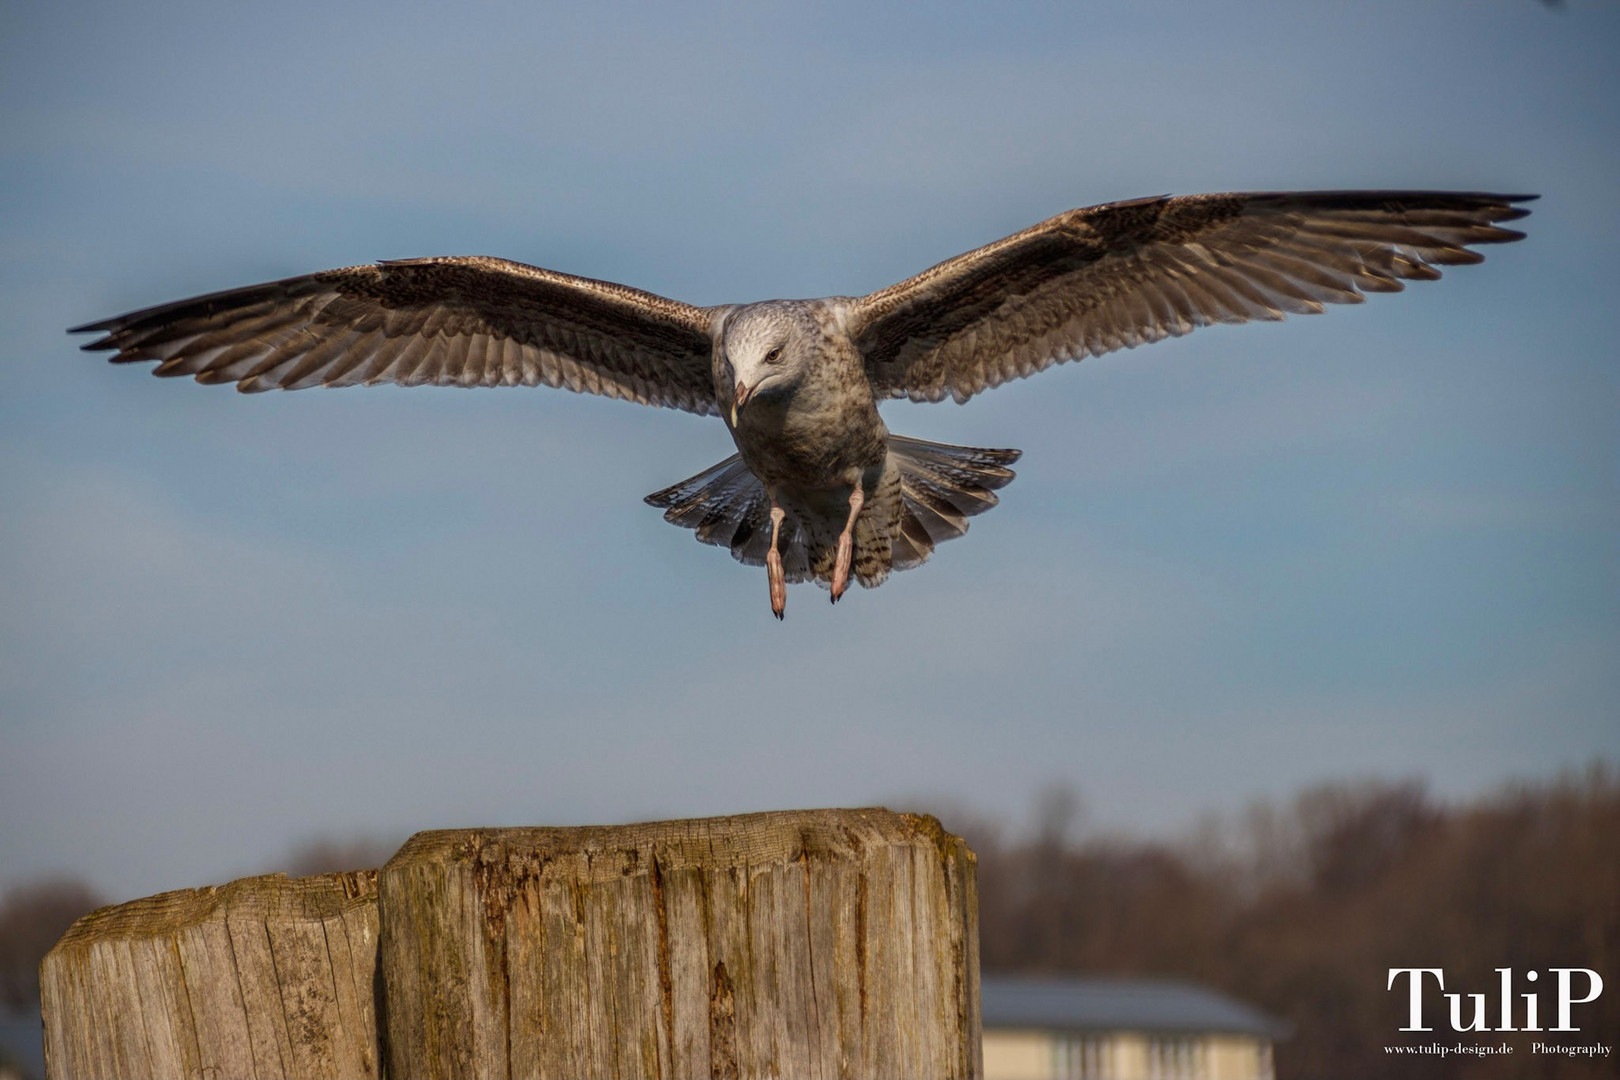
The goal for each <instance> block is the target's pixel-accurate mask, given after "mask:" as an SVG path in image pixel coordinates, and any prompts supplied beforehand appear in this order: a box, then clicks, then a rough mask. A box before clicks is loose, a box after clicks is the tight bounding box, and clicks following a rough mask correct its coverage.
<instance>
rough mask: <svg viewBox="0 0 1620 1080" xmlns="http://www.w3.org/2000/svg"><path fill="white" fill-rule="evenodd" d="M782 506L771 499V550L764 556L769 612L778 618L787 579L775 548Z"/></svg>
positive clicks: (785, 606)
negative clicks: (769, 602)
mask: <svg viewBox="0 0 1620 1080" xmlns="http://www.w3.org/2000/svg"><path fill="white" fill-rule="evenodd" d="M786 516H787V515H785V514H784V513H783V512H782V508H781V507H780V506H777V505H776V500H775V499H772V500H771V550H770V553H769V554H767V555H766V556H765V576H766V577H767V578H768V579H770V583H771V614H772V615H775V616H776V617H777V618H778V619H780V618H782V612H783V611H785V610H786V609H787V579H786V577H784V576H783V574H782V556H781V554H779V553H778V552H777V550H776V541H777V539H778V537H780V535H781V533H782V519H783V518H784V517H786Z"/></svg>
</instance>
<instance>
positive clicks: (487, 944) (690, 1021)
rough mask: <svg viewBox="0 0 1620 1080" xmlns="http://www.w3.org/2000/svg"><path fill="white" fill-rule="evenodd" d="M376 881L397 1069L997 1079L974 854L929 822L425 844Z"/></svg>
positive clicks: (892, 819) (706, 824)
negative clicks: (987, 1031)
mask: <svg viewBox="0 0 1620 1080" xmlns="http://www.w3.org/2000/svg"><path fill="white" fill-rule="evenodd" d="M378 887H379V893H380V910H381V913H382V918H381V928H380V934H381V954H380V964H381V968H382V973H383V978H384V984H385V985H386V986H387V988H388V991H387V993H388V1003H387V1010H386V1012H387V1016H386V1019H385V1021H384V1027H385V1029H386V1030H385V1040H384V1042H385V1046H386V1047H387V1049H386V1051H385V1052H386V1054H387V1057H388V1061H387V1069H388V1073H389V1074H390V1075H393V1076H424V1077H427V1076H534V1077H610V1076H646V1077H687V1076H692V1077H751V1076H780V1077H844V1076H930V1077H942V1078H943V1077H971V1076H977V1075H978V1071H979V1058H980V1049H979V1017H978V1000H979V993H978V921H977V917H978V911H977V907H978V901H977V892H976V885H975V880H974V857H973V854H972V853H971V852H970V851H969V850H968V848H967V845H966V844H965V843H963V841H962V840H961V839H959V838H958V837H955V836H952V835H950V834H949V833H946V832H945V831H944V830H943V829H941V828H940V825H939V823H938V822H937V821H935V820H934V819H933V818H930V817H919V816H915V815H910V814H896V813H892V812H890V811H887V810H821V811H808V812H782V813H769V814H750V815H745V816H740V817H726V818H709V819H701V820H691V821H670V822H657V823H652V824H645V825H628V826H622V827H612V828H596V827H593V828H571V829H554V828H520V829H471V830H455V831H440V832H428V833H420V834H418V835H417V836H415V837H413V838H412V839H411V840H410V842H409V843H407V844H406V845H405V847H403V848H402V849H401V850H400V851H399V853H398V854H396V855H395V856H394V857H393V858H392V859H391V860H389V862H388V865H387V866H385V867H384V868H383V870H382V872H381V875H380V879H379V882H378Z"/></svg>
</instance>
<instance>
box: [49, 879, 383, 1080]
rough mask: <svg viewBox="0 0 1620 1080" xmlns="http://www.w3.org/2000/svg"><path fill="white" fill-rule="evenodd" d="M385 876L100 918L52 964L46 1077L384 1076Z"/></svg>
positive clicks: (154, 903)
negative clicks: (381, 904) (380, 908)
mask: <svg viewBox="0 0 1620 1080" xmlns="http://www.w3.org/2000/svg"><path fill="white" fill-rule="evenodd" d="M376 897H377V885H376V871H372V870H366V871H357V872H355V873H346V874H325V875H322V876H319V877H312V878H287V877H284V876H282V875H280V874H275V875H270V876H266V877H254V878H243V879H242V880H240V881H233V882H231V883H230V884H229V885H223V886H218V887H212V888H206V889H186V890H182V891H178V892H169V893H163V894H161V895H159V896H152V897H147V898H146V899H144V900H136V901H133V902H131V903H128V904H120V905H118V906H116V907H108V908H102V909H100V910H99V911H94V912H91V913H90V914H89V915H86V916H85V917H84V918H82V919H80V920H79V921H78V922H76V923H75V924H74V925H73V927H72V929H70V930H69V931H68V932H67V934H66V935H65V936H64V937H63V938H62V940H61V941H60V942H58V943H57V945H56V947H55V948H53V949H52V950H51V951H50V953H49V955H47V956H46V957H45V960H44V962H43V963H42V964H41V965H40V988H41V1007H42V1009H43V1012H44V1026H45V1063H46V1075H47V1076H48V1077H49V1078H50V1080H69V1078H74V1077H105V1078H109V1080H113V1078H121V1077H131V1078H134V1077H153V1076H166V1077H187V1078H191V1077H198V1078H205V1080H212V1078H226V1077H253V1078H260V1077H263V1078H270V1077H375V1076H377V1075H379V1072H378V1064H379V1055H378V1048H377V1023H376V1017H375V1015H374V1007H373V1003H374V1000H375V987H374V979H375V974H376V959H377V900H376Z"/></svg>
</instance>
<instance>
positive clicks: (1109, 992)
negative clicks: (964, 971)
mask: <svg viewBox="0 0 1620 1080" xmlns="http://www.w3.org/2000/svg"><path fill="white" fill-rule="evenodd" d="M979 1007H980V1011H981V1013H982V1015H983V1019H984V1026H985V1027H987V1028H988V1027H1002V1028H1062V1029H1065V1030H1070V1031H1185V1032H1192V1031H1224V1032H1234V1033H1241V1034H1246V1035H1260V1036H1264V1037H1265V1038H1268V1039H1280V1038H1283V1037H1285V1036H1286V1035H1287V1034H1288V1030H1289V1029H1288V1025H1287V1024H1286V1023H1284V1022H1283V1021H1282V1020H1279V1019H1277V1018H1276V1017H1274V1016H1269V1015H1267V1014H1266V1013H1263V1012H1261V1011H1260V1010H1259V1009H1255V1008H1253V1007H1251V1006H1248V1005H1245V1004H1243V1003H1242V1002H1241V1001H1234V1000H1233V999H1231V998H1229V997H1227V996H1225V995H1224V994H1217V993H1216V992H1215V991H1213V990H1207V989H1205V988H1204V987H1201V986H1194V985H1193V984H1191V983H1184V982H1171V981H1167V980H1161V979H1114V978H1080V977H1066V978H1009V977H1005V976H1001V977H998V976H992V975H986V976H984V977H982V978H981V979H980V981H979Z"/></svg>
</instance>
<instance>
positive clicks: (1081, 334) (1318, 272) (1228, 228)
mask: <svg viewBox="0 0 1620 1080" xmlns="http://www.w3.org/2000/svg"><path fill="white" fill-rule="evenodd" d="M1534 197H1535V196H1533V195H1489V194H1473V193H1449V192H1420V191H1322V192H1298V193H1252V194H1229V195H1192V196H1184V197H1180V198H1169V197H1159V198H1151V199H1136V200H1133V201H1131V202H1122V203H1109V204H1107V205H1104V206H1094V207H1091V208H1089V209H1085V210H1071V211H1069V212H1068V213H1066V214H1060V215H1058V216H1057V217H1055V218H1052V219H1051V220H1049V221H1043V222H1041V223H1040V224H1039V225H1035V226H1033V227H1031V228H1028V229H1025V230H1024V231H1023V232H1020V233H1016V234H1014V235H1012V236H1009V237H1007V238H1006V239H1004V240H999V241H997V242H996V243H994V244H990V245H988V246H986V247H982V248H979V249H978V250H976V251H970V252H968V253H967V254H965V255H959V256H957V257H956V258H954V259H950V260H948V261H946V262H943V263H940V264H939V265H938V266H935V267H933V268H932V269H930V270H925V271H923V272H922V273H921V274H918V275H917V276H916V277H914V278H911V279H909V280H907V281H902V282H900V283H899V284H898V285H891V286H890V287H889V288H887V289H882V290H879V291H878V292H875V293H871V294H870V295H867V296H863V297H860V298H859V299H857V300H855V301H854V302H853V304H852V307H851V310H850V319H849V327H850V334H851V337H853V338H854V340H855V342H856V344H857V346H858V347H859V348H860V349H861V352H862V354H863V355H864V357H865V358H866V370H867V375H868V377H869V378H870V379H871V381H872V385H873V390H874V392H876V393H877V394H878V396H880V397H909V398H911V399H913V400H915V401H939V400H941V399H942V398H944V397H945V396H946V395H950V396H951V397H953V398H955V399H956V400H957V401H966V400H967V399H968V398H970V397H972V396H973V395H974V394H977V393H978V392H979V391H981V390H984V389H986V388H987V387H992V386H999V385H1000V384H1001V383H1004V382H1007V381H1008V380H1010V379H1016V378H1021V377H1023V376H1025V375H1031V374H1034V373H1035V372H1037V371H1041V370H1043V369H1044V368H1048V367H1050V366H1052V365H1053V364H1057V363H1062V362H1063V361H1065V360H1079V359H1081V358H1082V357H1086V356H1099V355H1101V354H1103V353H1106V352H1111V351H1113V350H1114V349H1122V348H1127V349H1128V348H1134V347H1135V346H1137V345H1142V344H1145V343H1148V342H1153V341H1159V340H1161V339H1163V338H1165V337H1170V336H1176V335H1180V334H1185V333H1187V332H1188V331H1190V330H1192V329H1193V328H1195V327H1199V326H1208V325H1209V324H1211V323H1221V322H1224V323H1239V322H1247V321H1249V320H1250V319H1281V318H1282V317H1283V315H1284V314H1285V313H1287V312H1295V313H1314V312H1319V311H1321V310H1322V305H1323V304H1328V303H1334V304H1355V303H1360V302H1361V301H1362V299H1363V296H1362V294H1363V293H1367V292H1399V291H1400V290H1401V289H1402V288H1403V286H1402V285H1401V281H1402V280H1417V281H1428V280H1433V279H1434V278H1438V277H1439V276H1440V271H1438V270H1436V269H1435V267H1436V266H1444V265H1450V264H1454V263H1476V262H1479V261H1481V259H1482V256H1480V255H1478V254H1477V253H1475V252H1473V251H1470V250H1468V246H1469V245H1471V244H1495V243H1503V242H1505V241H1509V240H1518V239H1520V238H1521V237H1522V236H1523V235H1524V234H1523V233H1520V232H1515V231H1514V230H1512V229H1503V228H1499V227H1498V226H1497V225H1496V223H1497V222H1500V221H1512V220H1514V219H1516V218H1521V217H1524V216H1525V215H1526V214H1527V213H1529V211H1528V210H1524V209H1522V208H1520V207H1517V206H1514V205H1513V204H1514V203H1518V202H1524V201H1527V200H1529V199H1533V198H1534Z"/></svg>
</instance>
